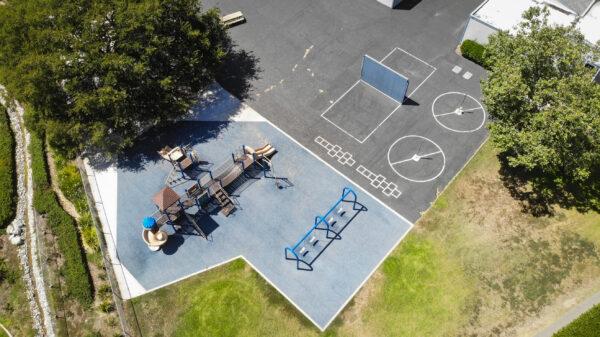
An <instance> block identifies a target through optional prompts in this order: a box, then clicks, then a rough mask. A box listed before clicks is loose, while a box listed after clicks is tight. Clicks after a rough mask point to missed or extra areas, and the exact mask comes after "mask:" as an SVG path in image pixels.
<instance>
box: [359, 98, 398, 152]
mask: <svg viewBox="0 0 600 337" xmlns="http://www.w3.org/2000/svg"><path fill="white" fill-rule="evenodd" d="M400 107H402V104H398V106H397V107H396V109H394V110H393V111H392V112H391V113H390V114H389V115H387V117H385V119H384V120H382V121H381V123H379V125H377V126H376V127H375V129H373V131H371V132H370V133H369V134H368V135H367V137H365V139H363V140H362V142H359V143H361V144H362V143H364V142H365V141H366V140H367V139H369V137H371V135H372V134H374V133H375V131H377V129H379V127H380V126H382V125H383V123H385V122H386V121H387V120H388V119H389V118H390V117H392V115H393V114H394V113H395V112H396V111H397V110H398V109H400Z"/></svg>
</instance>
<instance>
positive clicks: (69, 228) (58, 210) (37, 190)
mask: <svg viewBox="0 0 600 337" xmlns="http://www.w3.org/2000/svg"><path fill="white" fill-rule="evenodd" d="M30 152H31V166H32V170H33V176H32V180H33V185H34V194H33V206H34V207H35V209H36V210H37V211H38V213H40V214H43V215H45V216H46V219H47V221H48V225H49V227H50V229H51V230H52V232H53V234H54V235H55V236H56V238H57V243H58V249H59V250H60V252H61V254H62V256H63V258H64V266H63V269H62V274H63V275H64V277H65V282H66V286H67V292H68V295H69V296H71V297H72V298H75V299H77V300H78V301H79V302H81V303H82V304H84V305H89V304H91V303H92V301H93V291H92V285H91V283H90V277H89V273H88V270H87V265H86V262H85V259H84V256H83V252H82V247H81V243H80V241H79V235H78V232H77V227H76V223H75V220H74V219H73V218H72V217H71V216H70V215H69V214H68V213H67V212H65V210H63V209H62V207H61V206H60V204H59V203H58V200H57V199H56V195H55V194H54V191H52V188H51V185H50V179H49V177H48V167H47V163H46V156H45V151H44V142H43V141H42V139H41V138H40V137H39V136H38V135H35V134H32V135H31V144H30Z"/></svg>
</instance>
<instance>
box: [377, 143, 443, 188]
mask: <svg viewBox="0 0 600 337" xmlns="http://www.w3.org/2000/svg"><path fill="white" fill-rule="evenodd" d="M387 157H388V164H389V165H390V167H391V168H392V170H394V172H396V174H397V175H399V176H400V177H402V178H404V179H406V180H408V181H411V182H414V183H426V182H429V181H432V180H434V179H436V178H437V177H439V176H440V175H441V174H442V172H444V168H445V167H446V155H445V154H444V151H442V148H441V147H440V146H439V145H437V144H436V143H435V142H434V141H433V140H431V139H429V138H426V137H423V136H417V135H408V136H404V137H400V138H398V139H397V140H396V141H395V142H394V143H393V144H392V146H390V148H389V149H388V154H387Z"/></svg>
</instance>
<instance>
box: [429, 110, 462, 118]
mask: <svg viewBox="0 0 600 337" xmlns="http://www.w3.org/2000/svg"><path fill="white" fill-rule="evenodd" d="M446 115H457V113H456V111H450V112H444V113H443V114H439V115H434V116H436V117H440V116H446Z"/></svg>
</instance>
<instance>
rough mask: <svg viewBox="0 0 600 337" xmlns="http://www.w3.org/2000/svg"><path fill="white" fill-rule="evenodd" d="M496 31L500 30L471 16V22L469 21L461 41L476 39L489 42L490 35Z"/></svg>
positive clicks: (483, 42) (480, 41)
mask: <svg viewBox="0 0 600 337" xmlns="http://www.w3.org/2000/svg"><path fill="white" fill-rule="evenodd" d="M496 32H498V30H497V29H496V28H493V27H492V26H490V25H488V24H485V23H483V22H481V21H479V20H478V19H476V18H474V17H472V16H471V17H469V22H467V27H466V28H465V33H464V34H463V37H462V40H461V41H460V42H461V43H462V42H463V41H464V40H474V41H477V42H479V43H481V44H486V43H487V42H488V37H489V36H490V35H492V34H494V33H496Z"/></svg>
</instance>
